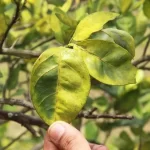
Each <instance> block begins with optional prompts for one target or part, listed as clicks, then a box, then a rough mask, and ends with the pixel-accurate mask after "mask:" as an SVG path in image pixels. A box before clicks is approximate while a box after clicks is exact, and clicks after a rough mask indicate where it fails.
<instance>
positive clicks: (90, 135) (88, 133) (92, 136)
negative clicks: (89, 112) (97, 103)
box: [84, 121, 99, 142]
mask: <svg viewBox="0 0 150 150" xmlns="http://www.w3.org/2000/svg"><path fill="white" fill-rule="evenodd" d="M91 129H92V130H91ZM84 134H85V137H86V139H87V140H88V141H89V142H93V141H95V140H96V139H97V138H98V135H99V128H98V126H97V125H96V124H95V122H92V121H89V122H87V123H86V124H85V127H84ZM95 142H96V141H95Z"/></svg>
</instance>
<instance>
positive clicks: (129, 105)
mask: <svg viewBox="0 0 150 150" xmlns="http://www.w3.org/2000/svg"><path fill="white" fill-rule="evenodd" d="M138 98H139V91H138V89H136V90H132V91H129V92H127V93H125V94H124V95H123V96H122V97H120V98H119V99H118V100H117V101H116V103H115V105H114V109H115V110H117V111H118V112H119V113H126V112H128V111H131V110H132V109H133V108H135V107H136V104H137V102H138Z"/></svg>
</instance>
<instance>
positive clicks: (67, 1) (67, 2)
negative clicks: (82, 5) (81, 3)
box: [61, 0, 73, 12]
mask: <svg viewBox="0 0 150 150" xmlns="http://www.w3.org/2000/svg"><path fill="white" fill-rule="evenodd" d="M72 2H73V0H66V2H65V3H64V5H63V6H62V7H61V9H62V10H63V11H64V12H67V11H68V10H69V9H70V7H71V4H72Z"/></svg>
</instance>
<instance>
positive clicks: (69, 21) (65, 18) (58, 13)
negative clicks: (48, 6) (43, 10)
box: [54, 7, 77, 28]
mask: <svg viewBox="0 0 150 150" xmlns="http://www.w3.org/2000/svg"><path fill="white" fill-rule="evenodd" d="M54 12H55V15H56V16H57V17H58V19H59V20H60V21H61V22H62V23H64V24H66V25H68V26H70V27H71V28H75V27H76V25H77V22H76V21H75V20H73V19H71V18H70V17H69V16H68V15H67V14H66V13H65V12H63V11H62V10H61V9H59V8H58V7H56V8H55V10H54Z"/></svg>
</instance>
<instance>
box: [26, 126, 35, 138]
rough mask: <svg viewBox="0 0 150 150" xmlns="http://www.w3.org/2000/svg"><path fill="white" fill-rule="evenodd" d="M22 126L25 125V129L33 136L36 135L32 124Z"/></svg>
mask: <svg viewBox="0 0 150 150" xmlns="http://www.w3.org/2000/svg"><path fill="white" fill-rule="evenodd" d="M24 127H26V129H27V130H28V131H29V132H30V133H31V134H32V135H33V136H34V137H37V133H36V131H35V130H34V128H33V127H32V126H30V125H29V124H26V125H24Z"/></svg>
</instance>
